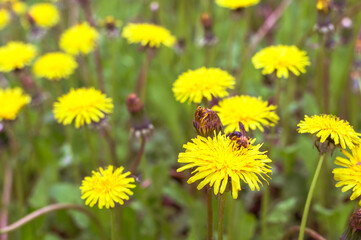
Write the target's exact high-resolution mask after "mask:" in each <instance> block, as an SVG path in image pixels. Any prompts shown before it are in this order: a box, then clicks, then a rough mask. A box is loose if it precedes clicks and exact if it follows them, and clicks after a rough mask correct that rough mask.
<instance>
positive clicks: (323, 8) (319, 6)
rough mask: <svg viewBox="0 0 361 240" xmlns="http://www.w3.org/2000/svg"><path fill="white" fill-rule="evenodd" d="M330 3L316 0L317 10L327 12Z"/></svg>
mask: <svg viewBox="0 0 361 240" xmlns="http://www.w3.org/2000/svg"><path fill="white" fill-rule="evenodd" d="M330 4H331V1H330V0H317V5H316V7H317V9H318V10H320V11H324V12H328V9H329V8H330Z"/></svg>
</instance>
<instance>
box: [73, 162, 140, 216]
mask: <svg viewBox="0 0 361 240" xmlns="http://www.w3.org/2000/svg"><path fill="white" fill-rule="evenodd" d="M113 170H114V167H113V166H111V165H110V166H108V168H107V169H105V170H103V168H101V167H100V168H99V172H95V171H93V172H92V176H91V177H85V178H84V180H83V181H82V184H81V187H80V190H81V194H82V196H81V198H82V199H86V200H85V205H89V206H90V207H93V206H94V205H95V204H96V203H98V207H99V209H102V208H103V207H104V206H105V207H106V208H114V206H115V203H119V204H120V205H123V204H124V200H129V195H133V192H132V191H131V190H130V189H131V188H135V185H134V184H132V183H133V182H134V178H132V177H128V176H129V175H130V172H126V173H123V170H124V167H120V168H116V169H115V170H114V172H113Z"/></svg>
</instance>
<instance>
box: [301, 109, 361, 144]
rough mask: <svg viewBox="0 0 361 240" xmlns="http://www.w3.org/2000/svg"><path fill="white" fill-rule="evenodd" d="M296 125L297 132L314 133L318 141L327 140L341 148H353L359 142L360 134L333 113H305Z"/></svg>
mask: <svg viewBox="0 0 361 240" xmlns="http://www.w3.org/2000/svg"><path fill="white" fill-rule="evenodd" d="M297 126H298V132H299V133H311V134H312V135H314V134H315V135H316V137H317V138H319V142H320V143H323V142H325V141H326V140H327V141H328V142H331V143H333V144H334V145H336V146H340V147H341V148H343V149H346V146H347V147H348V148H350V149H353V148H355V147H356V146H357V145H359V144H360V143H361V139H360V135H361V134H359V133H356V132H355V130H354V129H353V127H352V126H350V124H349V123H348V122H347V121H345V120H340V119H339V118H338V117H336V116H333V115H327V114H324V115H314V116H312V117H308V116H307V115H306V116H305V119H304V120H302V121H300V123H299V124H298V125H297Z"/></svg>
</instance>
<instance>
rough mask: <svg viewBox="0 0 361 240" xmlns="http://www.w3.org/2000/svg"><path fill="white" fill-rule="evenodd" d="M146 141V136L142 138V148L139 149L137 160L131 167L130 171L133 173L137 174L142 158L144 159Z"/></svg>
mask: <svg viewBox="0 0 361 240" xmlns="http://www.w3.org/2000/svg"><path fill="white" fill-rule="evenodd" d="M145 143H146V140H145V137H142V138H141V144H140V148H139V151H138V153H137V157H136V159H135V161H134V162H133V164H132V166H131V167H130V172H131V173H133V174H135V172H136V171H137V168H138V165H139V163H140V160H141V159H142V156H143V153H144V149H145Z"/></svg>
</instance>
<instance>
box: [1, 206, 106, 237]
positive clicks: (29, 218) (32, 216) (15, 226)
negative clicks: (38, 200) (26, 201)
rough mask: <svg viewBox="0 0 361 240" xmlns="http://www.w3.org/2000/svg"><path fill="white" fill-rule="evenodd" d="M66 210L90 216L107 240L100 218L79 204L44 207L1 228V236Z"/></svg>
mask: <svg viewBox="0 0 361 240" xmlns="http://www.w3.org/2000/svg"><path fill="white" fill-rule="evenodd" d="M64 209H73V210H76V211H79V212H82V213H85V214H86V215H88V217H89V218H90V219H91V220H93V221H94V223H95V224H96V225H97V226H98V227H99V230H100V233H101V235H102V237H103V238H102V239H106V238H104V235H105V234H104V230H103V227H102V225H101V223H100V222H99V220H98V218H97V217H95V216H94V214H93V213H92V212H90V211H89V210H88V209H86V208H84V207H83V206H80V205H77V204H70V203H56V204H52V205H49V206H46V207H43V208H41V209H38V210H36V211H35V212H32V213H30V214H28V215H26V216H25V217H23V218H21V219H19V220H18V221H16V222H15V223H13V224H11V225H9V226H6V227H4V228H0V234H5V233H9V232H12V231H14V230H16V229H18V228H20V227H21V226H23V225H24V224H26V223H28V222H30V221H33V220H34V219H36V218H38V217H40V216H42V215H44V214H47V213H50V212H54V211H58V210H64Z"/></svg>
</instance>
